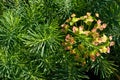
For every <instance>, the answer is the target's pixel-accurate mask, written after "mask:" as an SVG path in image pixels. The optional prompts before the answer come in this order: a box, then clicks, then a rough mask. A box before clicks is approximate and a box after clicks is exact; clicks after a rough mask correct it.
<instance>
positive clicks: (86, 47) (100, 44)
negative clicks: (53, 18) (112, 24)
mask: <svg viewBox="0 0 120 80" xmlns="http://www.w3.org/2000/svg"><path fill="white" fill-rule="evenodd" d="M95 16H96V17H99V14H98V13H96V14H95ZM79 21H80V22H81V21H82V22H83V23H84V24H86V25H87V26H86V25H83V24H81V25H77V23H76V22H79ZM93 21H94V23H93ZM91 24H92V25H93V28H89V27H90V26H91ZM65 26H69V27H67V29H68V30H66V33H67V34H66V33H65V35H66V36H65V42H63V46H64V47H65V50H67V51H68V52H69V53H70V54H74V55H72V56H74V58H75V60H77V61H78V60H79V61H80V62H81V65H85V64H86V61H85V60H86V59H90V60H91V61H95V60H96V57H99V56H102V53H105V54H106V53H110V46H113V45H115V43H114V42H113V41H112V36H109V37H107V36H106V35H105V34H103V33H102V34H101V31H102V30H104V29H105V28H106V27H107V24H106V23H103V24H102V21H101V20H100V19H98V20H97V19H95V17H93V16H91V13H89V12H88V13H87V14H86V15H84V16H81V17H80V18H76V15H75V14H72V15H71V18H69V19H67V20H66V23H65V24H63V25H62V28H63V29H64V28H65V29H66V27H65ZM86 27H88V28H86ZM83 60H84V61H83Z"/></svg>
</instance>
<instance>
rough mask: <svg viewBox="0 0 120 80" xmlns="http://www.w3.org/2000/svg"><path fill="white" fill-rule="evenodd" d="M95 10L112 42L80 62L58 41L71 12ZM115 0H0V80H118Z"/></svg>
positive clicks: (119, 17)
mask: <svg viewBox="0 0 120 80" xmlns="http://www.w3.org/2000/svg"><path fill="white" fill-rule="evenodd" d="M87 12H90V13H91V15H94V14H95V13H99V16H100V19H101V20H102V22H105V23H107V28H106V29H105V30H103V32H101V33H105V34H106V35H107V36H110V35H112V36H113V40H114V41H115V46H113V47H111V50H110V54H107V55H104V54H103V55H102V56H103V58H98V59H97V60H96V61H95V62H89V63H88V64H86V65H85V66H81V65H79V64H78V63H77V62H76V61H74V59H73V56H71V55H69V53H68V52H66V51H65V50H64V47H63V46H62V45H61V43H62V41H64V37H65V35H64V34H63V33H62V31H61V25H62V24H63V23H64V22H65V20H66V19H68V18H69V17H70V16H71V14H73V13H75V14H76V16H77V17H80V16H83V15H85V14H86V13H87ZM119 33H120V0H102V1H101V0H0V79H1V80H57V79H58V80H120V76H119V75H120V59H119V57H120V34H119Z"/></svg>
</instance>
